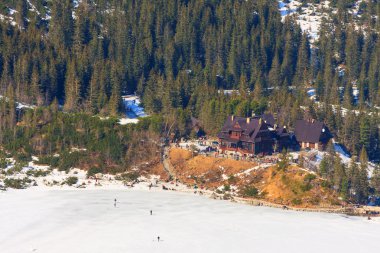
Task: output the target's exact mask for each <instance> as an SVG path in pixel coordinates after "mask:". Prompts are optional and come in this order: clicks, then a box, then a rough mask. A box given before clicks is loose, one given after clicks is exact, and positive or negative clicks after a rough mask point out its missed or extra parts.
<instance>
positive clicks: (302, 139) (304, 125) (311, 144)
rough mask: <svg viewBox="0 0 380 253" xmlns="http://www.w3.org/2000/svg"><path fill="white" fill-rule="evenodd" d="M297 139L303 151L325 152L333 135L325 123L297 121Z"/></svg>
mask: <svg viewBox="0 0 380 253" xmlns="http://www.w3.org/2000/svg"><path fill="white" fill-rule="evenodd" d="M295 138H296V140H297V142H298V143H299V146H300V148H301V149H316V150H324V149H325V148H326V145H327V143H328V142H329V140H330V139H331V138H332V134H331V133H330V131H329V129H328V128H327V126H326V125H325V124H324V123H323V122H319V121H316V120H297V122H296V126H295Z"/></svg>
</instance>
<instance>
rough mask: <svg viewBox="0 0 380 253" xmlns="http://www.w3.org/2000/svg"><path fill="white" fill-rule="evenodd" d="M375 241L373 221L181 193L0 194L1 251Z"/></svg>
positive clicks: (339, 246) (300, 247)
mask: <svg viewBox="0 0 380 253" xmlns="http://www.w3.org/2000/svg"><path fill="white" fill-rule="evenodd" d="M115 198H116V199H117V201H118V204H117V206H116V208H115V207H114V205H113V201H114V199H115ZM150 210H153V215H152V216H151V215H150ZM157 236H160V238H161V241H160V242H157ZM379 239H380V221H379V220H371V221H367V220H366V219H365V218H358V217H345V216H343V215H332V214H323V213H300V212H292V211H283V210H280V209H271V208H265V207H252V206H245V205H240V204H233V203H229V202H226V201H217V200H210V199H207V198H204V197H200V196H193V195H191V194H184V193H174V192H160V191H158V192H153V191H152V192H149V191H136V190H73V191H71V190H36V189H30V190H23V191H10V192H5V193H0V252H1V253H11V252H15V253H23V252H46V253H75V252H78V253H87V252H88V253H97V252H99V253H104V252H109V253H118V252H124V253H125V252H131V253H137V252H147V253H148V252H165V253H172V252H180V253H187V252H189V253H190V252H191V253H195V252H218V253H221V252H260V253H262V252H281V253H285V252H292V253H294V252H345V253H347V252H356V253H357V252H378V250H379V249H380V246H379Z"/></svg>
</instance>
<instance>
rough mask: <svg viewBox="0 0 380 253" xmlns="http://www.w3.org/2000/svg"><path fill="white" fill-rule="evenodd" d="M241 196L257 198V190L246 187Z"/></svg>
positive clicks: (252, 187)
mask: <svg viewBox="0 0 380 253" xmlns="http://www.w3.org/2000/svg"><path fill="white" fill-rule="evenodd" d="M243 195H244V196H245V197H257V196H258V195H259V190H257V188H256V187H254V186H248V187H246V188H245V189H244V191H243Z"/></svg>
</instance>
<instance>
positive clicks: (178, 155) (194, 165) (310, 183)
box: [170, 148, 341, 207]
mask: <svg viewBox="0 0 380 253" xmlns="http://www.w3.org/2000/svg"><path fill="white" fill-rule="evenodd" d="M170 161H171V163H172V165H173V167H174V171H175V173H176V175H177V178H178V179H180V180H181V181H182V182H183V183H186V184H190V185H191V184H198V185H199V186H203V187H205V188H208V189H213V190H215V189H216V188H217V187H219V186H222V185H234V186H236V187H237V192H238V194H239V195H240V196H243V195H244V194H243V192H244V189H246V188H247V187H255V188H257V189H258V190H259V192H261V196H258V197H260V198H262V199H263V200H265V201H268V202H272V203H277V204H282V205H289V206H297V207H331V206H333V205H338V204H341V203H340V201H338V196H337V195H336V194H335V193H334V192H333V191H331V190H330V189H328V188H325V187H323V179H321V178H319V177H315V178H314V176H311V174H310V173H309V172H306V171H304V170H303V169H302V168H299V167H297V166H295V165H293V166H289V167H288V168H287V169H286V171H279V170H277V168H276V166H273V167H270V168H259V169H255V170H251V171H250V172H249V173H248V172H247V173H242V172H244V171H246V170H248V169H251V168H257V166H258V164H256V163H253V162H246V161H235V160H230V159H223V158H214V157H203V156H195V157H192V154H191V152H190V151H187V150H182V149H177V148H173V149H171V150H170Z"/></svg>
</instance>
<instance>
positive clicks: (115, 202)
mask: <svg viewBox="0 0 380 253" xmlns="http://www.w3.org/2000/svg"><path fill="white" fill-rule="evenodd" d="M116 202H117V200H116V199H115V202H114V204H113V205H114V207H116Z"/></svg>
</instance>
